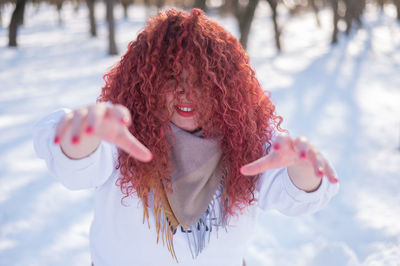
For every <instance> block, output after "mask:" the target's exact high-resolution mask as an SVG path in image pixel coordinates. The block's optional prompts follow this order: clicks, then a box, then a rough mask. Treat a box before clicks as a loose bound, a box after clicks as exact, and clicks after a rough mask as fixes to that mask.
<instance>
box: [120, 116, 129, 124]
mask: <svg viewBox="0 0 400 266" xmlns="http://www.w3.org/2000/svg"><path fill="white" fill-rule="evenodd" d="M121 124H124V125H128V124H129V120H128V119H127V118H126V117H122V118H121Z"/></svg>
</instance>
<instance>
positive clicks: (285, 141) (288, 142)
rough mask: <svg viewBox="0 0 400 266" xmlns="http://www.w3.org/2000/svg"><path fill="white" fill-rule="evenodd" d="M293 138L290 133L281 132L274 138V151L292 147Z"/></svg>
mask: <svg viewBox="0 0 400 266" xmlns="http://www.w3.org/2000/svg"><path fill="white" fill-rule="evenodd" d="M292 146H293V143H292V138H291V137H290V136H289V135H288V134H279V135H277V136H275V137H274V138H273V141H272V148H273V151H280V150H283V149H285V148H292Z"/></svg>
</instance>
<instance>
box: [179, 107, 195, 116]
mask: <svg viewBox="0 0 400 266" xmlns="http://www.w3.org/2000/svg"><path fill="white" fill-rule="evenodd" d="M178 107H180V108H184V107H186V108H193V105H191V104H177V105H175V110H176V112H177V113H178V114H179V115H180V116H183V117H192V116H194V111H191V112H185V111H182V110H180V109H179V108H178Z"/></svg>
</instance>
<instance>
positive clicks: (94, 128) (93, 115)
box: [86, 104, 107, 134]
mask: <svg viewBox="0 0 400 266" xmlns="http://www.w3.org/2000/svg"><path fill="white" fill-rule="evenodd" d="M106 110H107V108H106V105H105V104H95V105H92V106H90V107H89V108H88V114H87V120H86V133H87V134H95V133H97V132H98V129H99V126H100V124H101V122H102V121H103V119H104V116H105V113H106Z"/></svg>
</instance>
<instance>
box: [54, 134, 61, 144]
mask: <svg viewBox="0 0 400 266" xmlns="http://www.w3.org/2000/svg"><path fill="white" fill-rule="evenodd" d="M59 143H60V138H59V137H58V136H55V137H54V144H59Z"/></svg>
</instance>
